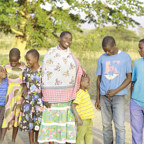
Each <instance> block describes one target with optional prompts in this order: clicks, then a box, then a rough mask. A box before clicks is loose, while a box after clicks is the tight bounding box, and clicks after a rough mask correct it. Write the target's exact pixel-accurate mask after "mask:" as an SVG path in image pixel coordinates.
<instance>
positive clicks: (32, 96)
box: [20, 67, 43, 131]
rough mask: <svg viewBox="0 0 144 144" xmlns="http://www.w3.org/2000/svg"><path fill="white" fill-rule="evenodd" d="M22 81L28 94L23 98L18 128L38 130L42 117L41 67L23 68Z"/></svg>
mask: <svg viewBox="0 0 144 144" xmlns="http://www.w3.org/2000/svg"><path fill="white" fill-rule="evenodd" d="M23 81H24V83H26V86H27V89H28V95H27V96H26V97H25V98H24V100H23V113H22V120H21V125H20V128H21V130H22V131H29V130H32V129H34V130H35V131H39V127H40V124H41V119H42V111H43V104H42V98H41V97H42V95H41V67H40V68H39V69H38V70H37V71H35V72H33V71H32V70H31V69H30V68H28V67H27V69H25V70H24V75H23Z"/></svg>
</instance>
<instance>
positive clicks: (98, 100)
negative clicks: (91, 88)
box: [95, 75, 101, 110]
mask: <svg viewBox="0 0 144 144" xmlns="http://www.w3.org/2000/svg"><path fill="white" fill-rule="evenodd" d="M100 82H101V75H98V77H97V81H96V85H97V97H96V103H95V107H96V109H97V110H100V109H101V108H100Z"/></svg>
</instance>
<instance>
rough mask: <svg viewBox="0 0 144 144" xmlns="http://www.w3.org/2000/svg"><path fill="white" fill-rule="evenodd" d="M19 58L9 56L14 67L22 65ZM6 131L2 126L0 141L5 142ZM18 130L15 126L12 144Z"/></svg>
mask: <svg viewBox="0 0 144 144" xmlns="http://www.w3.org/2000/svg"><path fill="white" fill-rule="evenodd" d="M19 59H20V57H17V56H10V57H9V62H10V65H11V66H12V67H13V68H18V67H19V66H20V65H22V64H21V63H20V62H19ZM6 132H7V128H2V132H1V138H0V143H2V142H3V140H4V137H5V135H6ZM17 132H18V127H13V133H12V142H11V143H12V144H14V143H15V140H16V136H17Z"/></svg>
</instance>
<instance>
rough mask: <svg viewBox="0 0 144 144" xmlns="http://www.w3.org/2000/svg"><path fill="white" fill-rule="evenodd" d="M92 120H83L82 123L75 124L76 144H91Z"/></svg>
mask: <svg viewBox="0 0 144 144" xmlns="http://www.w3.org/2000/svg"><path fill="white" fill-rule="evenodd" d="M92 127H93V121H92V119H86V120H83V125H78V126H77V135H76V144H84V143H85V144H93V132H92Z"/></svg>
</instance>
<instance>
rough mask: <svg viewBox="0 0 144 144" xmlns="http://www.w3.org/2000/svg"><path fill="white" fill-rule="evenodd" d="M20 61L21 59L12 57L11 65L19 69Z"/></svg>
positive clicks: (10, 59) (10, 58)
mask: <svg viewBox="0 0 144 144" xmlns="http://www.w3.org/2000/svg"><path fill="white" fill-rule="evenodd" d="M19 59H20V58H18V57H16V56H10V57H9V62H10V65H11V66H12V67H17V66H18V65H19Z"/></svg>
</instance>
